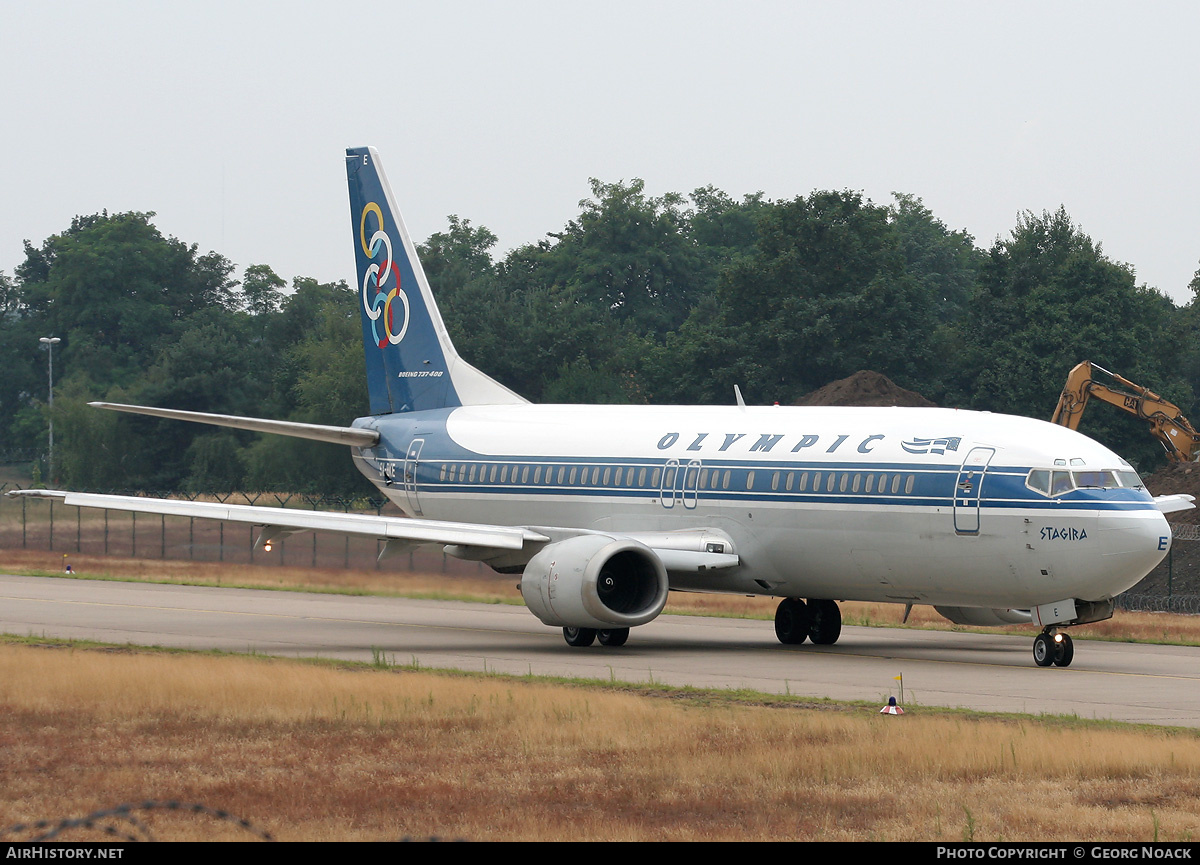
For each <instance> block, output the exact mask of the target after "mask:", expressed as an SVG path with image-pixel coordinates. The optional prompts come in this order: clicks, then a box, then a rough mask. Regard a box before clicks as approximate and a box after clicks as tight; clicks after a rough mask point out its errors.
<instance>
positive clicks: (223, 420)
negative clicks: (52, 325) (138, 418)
mask: <svg viewBox="0 0 1200 865" xmlns="http://www.w3.org/2000/svg"><path fill="white" fill-rule="evenodd" d="M88 405H90V406H93V407H94V408H106V409H110V410H112V411H123V412H128V413H130V414H145V415H150V416H151V417H165V418H169V419H171V420H187V421H192V422H193V423H206V424H211V425H212V426H225V427H232V428H233V429H245V430H252V431H253V432H264V433H275V434H276V435H284V436H291V437H292V438H300V439H312V440H313V441H318V442H331V443H332V444H336V445H353V446H355V447H360V448H369V447H373V446H374V445H376V444H378V443H379V433H377V432H376V431H375V430H369V429H360V428H358V427H351V426H325V425H324V424H315V423H296V422H294V421H286V420H267V419H266V418H257V417H238V416H237V415H232V414H207V413H206V412H199V411H181V410H179V409H173V408H153V407H151V406H145V405H122V404H121V403H115V402H89V403H88Z"/></svg>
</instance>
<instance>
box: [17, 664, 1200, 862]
mask: <svg viewBox="0 0 1200 865" xmlns="http://www.w3.org/2000/svg"><path fill="white" fill-rule="evenodd" d="M0 791H3V792H2V793H0V827H3V826H8V825H11V824H13V823H16V822H19V821H31V820H36V819H42V818H59V817H67V816H72V817H73V816H81V815H83V814H85V813H87V812H89V811H91V810H93V809H100V808H104V807H108V806H112V805H115V804H117V803H119V802H126V801H141V800H144V799H159V800H162V799H180V800H184V801H194V802H202V803H204V804H207V805H210V806H213V807H219V808H224V809H227V810H229V811H231V812H233V813H235V814H237V815H239V816H242V817H245V818H247V819H249V820H250V821H252V822H253V823H255V824H256V825H258V826H260V827H262V828H264V829H265V830H267V831H269V832H271V833H272V834H273V835H274V836H275V837H277V838H280V839H284V840H334V839H387V838H398V837H402V836H420V837H425V836H430V835H437V836H441V837H461V838H470V839H478V840H485V839H486V840H513V839H545V840H583V839H619V840H635V839H637V840H643V839H655V840H701V839H705V840H707V839H723V840H750V839H802V840H810V839H811V840H860V839H878V840H949V841H954V840H963V838H964V837H967V836H970V837H972V838H974V839H975V840H991V839H1004V840H1029V839H1039V840H1049V839H1056V840H1065V839H1081V838H1085V839H1096V840H1101V839H1104V840H1127V841H1146V840H1151V839H1153V838H1154V837H1155V833H1156V832H1157V837H1158V838H1160V839H1171V840H1180V839H1190V838H1192V837H1193V836H1195V835H1197V834H1200V817H1197V816H1196V815H1197V813H1200V739H1198V738H1197V737H1196V736H1195V735H1193V734H1191V733H1175V732H1168V731H1161V730H1160V731H1152V732H1144V731H1134V730H1128V729H1115V728H1111V727H1098V726H1084V725H1074V726H1072V725H1065V724H1056V723H1047V722H1039V721H1036V720H1026V721H1019V722H1018V721H999V720H976V719H968V718H964V717H961V716H952V715H946V714H939V713H934V712H913V713H910V714H908V715H906V716H904V717H901V718H890V717H883V716H879V715H877V714H875V713H874V711H873V710H842V711H815V710H810V709H800V708H794V707H793V708H778V707H776V708H771V707H756V706H739V705H719V706H717V707H713V706H711V705H710V706H708V707H703V708H702V707H699V706H696V705H693V704H690V703H688V702H686V701H670V700H662V699H656V698H653V697H648V696H638V695H632V694H625V693H617V692H608V691H600V690H593V689H586V690H585V689H581V688H567V687H556V686H550V685H540V684H532V683H523V682H511V681H498V680H494V679H481V678H454V677H442V676H435V675H430V674H425V673H419V672H396V671H377V670H358V671H350V670H337V669H330V668H324V667H315V666H311V665H305V664H301V663H298V662H291V661H283V660H263V659H243V658H231V657H226V658H213V657H196V656H163V655H152V654H133V653H128V652H121V653H113V652H103V651H82V650H69V651H67V650H58V651H49V650H47V649H44V648H36V647H25V646H0ZM146 819H147V822H148V823H150V824H151V825H152V827H153V831H154V832H155V834H156V835H157V836H158V837H160V838H170V839H176V840H182V839H192V838H197V839H199V838H214V837H217V838H220V837H224V838H242V837H248V836H244V835H242V834H240V833H239V832H238V830H236V829H234V828H233V827H230V826H227V825H224V824H220V823H216V822H215V821H212V820H210V819H207V818H201V817H185V816H181V815H175V814H161V813H154V814H150V815H149V816H148V817H147V818H146ZM87 837H92V838H95V837H97V836H96V835H95V833H92V834H90V835H89V834H88V833H86V832H83V831H82V830H76V831H75V832H73V833H72V834H71V835H69V836H67V838H68V840H80V839H82V838H87Z"/></svg>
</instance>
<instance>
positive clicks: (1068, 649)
mask: <svg viewBox="0 0 1200 865" xmlns="http://www.w3.org/2000/svg"><path fill="white" fill-rule="evenodd" d="M1060 636H1061V637H1062V641H1061V642H1059V643H1056V644H1055V646H1054V663H1055V664H1057V665H1058V666H1060V667H1069V666H1071V661H1073V660H1075V644H1074V643H1073V642H1071V638H1070V637H1069V636H1068V635H1067V634H1061V635H1060Z"/></svg>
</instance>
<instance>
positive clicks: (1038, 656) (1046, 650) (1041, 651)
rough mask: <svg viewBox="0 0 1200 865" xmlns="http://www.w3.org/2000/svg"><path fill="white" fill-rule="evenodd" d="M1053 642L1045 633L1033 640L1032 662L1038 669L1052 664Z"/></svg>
mask: <svg viewBox="0 0 1200 865" xmlns="http://www.w3.org/2000/svg"><path fill="white" fill-rule="evenodd" d="M1054 653H1055V649H1054V641H1053V640H1051V639H1050V635H1049V634H1046V633H1041V634H1038V635H1037V636H1036V637H1034V638H1033V662H1034V663H1035V664H1037V665H1038V666H1039V667H1049V666H1050V665H1051V664H1053V663H1054Z"/></svg>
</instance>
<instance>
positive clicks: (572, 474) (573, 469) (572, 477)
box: [567, 466, 579, 484]
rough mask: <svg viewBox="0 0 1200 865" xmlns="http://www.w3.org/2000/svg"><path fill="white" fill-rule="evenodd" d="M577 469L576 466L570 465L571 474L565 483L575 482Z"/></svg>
mask: <svg viewBox="0 0 1200 865" xmlns="http://www.w3.org/2000/svg"><path fill="white" fill-rule="evenodd" d="M578 471H579V469H578V468H577V467H575V466H571V476H570V479H569V480H568V481H567V483H572V484H573V483H575V475H576V473H577V472H578Z"/></svg>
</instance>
